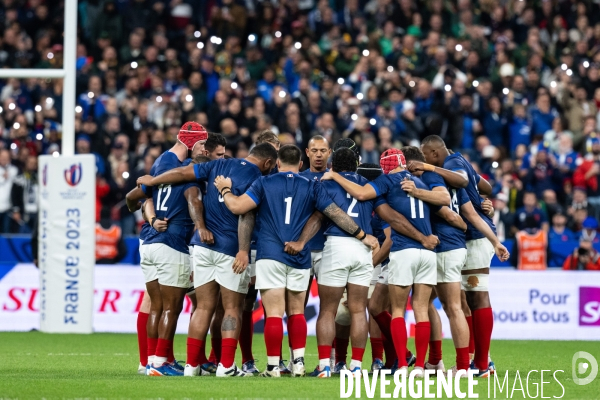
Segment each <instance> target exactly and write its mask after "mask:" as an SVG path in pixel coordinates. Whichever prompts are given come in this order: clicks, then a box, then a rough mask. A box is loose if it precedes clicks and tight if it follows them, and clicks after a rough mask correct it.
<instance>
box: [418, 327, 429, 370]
mask: <svg viewBox="0 0 600 400" xmlns="http://www.w3.org/2000/svg"><path fill="white" fill-rule="evenodd" d="M430 335H431V325H430V324H429V322H417V326H416V327H415V349H416V353H417V362H416V363H415V367H421V368H423V367H424V366H425V354H427V345H428V344H429V336H430Z"/></svg>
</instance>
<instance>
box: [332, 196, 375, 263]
mask: <svg viewBox="0 0 600 400" xmlns="http://www.w3.org/2000/svg"><path fill="white" fill-rule="evenodd" d="M323 214H325V216H326V217H327V218H329V219H330V220H332V221H333V223H334V224H336V225H337V226H339V227H340V229H341V230H343V231H344V232H346V233H347V234H349V235H350V236H354V237H355V238H357V239H358V240H360V241H362V242H363V243H364V244H365V245H367V246H368V247H370V248H371V249H373V252H374V253H376V252H377V251H378V250H379V242H378V241H377V238H375V237H374V236H372V235H367V234H366V233H365V231H363V230H362V229H361V228H360V227H359V226H358V225H357V224H356V222H354V220H353V219H352V218H350V217H349V216H348V214H346V213H345V212H344V211H342V209H341V208H339V207H338V206H336V205H335V203H331V204H330V205H328V206H327V207H326V208H325V209H324V210H323Z"/></svg>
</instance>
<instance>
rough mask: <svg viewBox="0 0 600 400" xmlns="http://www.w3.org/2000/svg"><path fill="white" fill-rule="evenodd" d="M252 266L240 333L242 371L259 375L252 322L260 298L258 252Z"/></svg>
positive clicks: (249, 268)
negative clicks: (253, 352)
mask: <svg viewBox="0 0 600 400" xmlns="http://www.w3.org/2000/svg"><path fill="white" fill-rule="evenodd" d="M250 257H251V261H253V262H252V264H249V265H248V274H249V275H250V286H249V287H248V293H247V294H246V298H245V299H244V309H243V310H242V330H241V332H240V350H241V351H242V371H244V372H247V373H251V374H258V373H260V371H259V370H258V368H256V365H255V363H254V355H253V354H252V339H253V336H254V322H253V321H252V312H253V311H254V304H255V303H256V298H257V296H258V290H257V289H256V286H255V283H256V250H252V251H251V256H250Z"/></svg>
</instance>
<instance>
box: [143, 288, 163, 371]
mask: <svg viewBox="0 0 600 400" xmlns="http://www.w3.org/2000/svg"><path fill="white" fill-rule="evenodd" d="M146 291H147V292H148V296H149V297H150V313H149V314H148V323H147V324H146V334H147V335H148V339H147V349H148V350H147V355H148V364H147V365H148V366H152V363H153V362H154V356H155V355H156V344H157V342H158V323H159V321H160V317H161V316H162V297H161V295H160V285H159V284H158V279H156V280H154V281H152V282H146ZM147 373H148V368H147V370H146V374H147Z"/></svg>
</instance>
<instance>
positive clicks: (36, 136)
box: [35, 133, 44, 140]
mask: <svg viewBox="0 0 600 400" xmlns="http://www.w3.org/2000/svg"><path fill="white" fill-rule="evenodd" d="M35 138H36V139H37V140H42V139H43V138H44V135H42V134H41V133H38V134H37V135H35Z"/></svg>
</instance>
